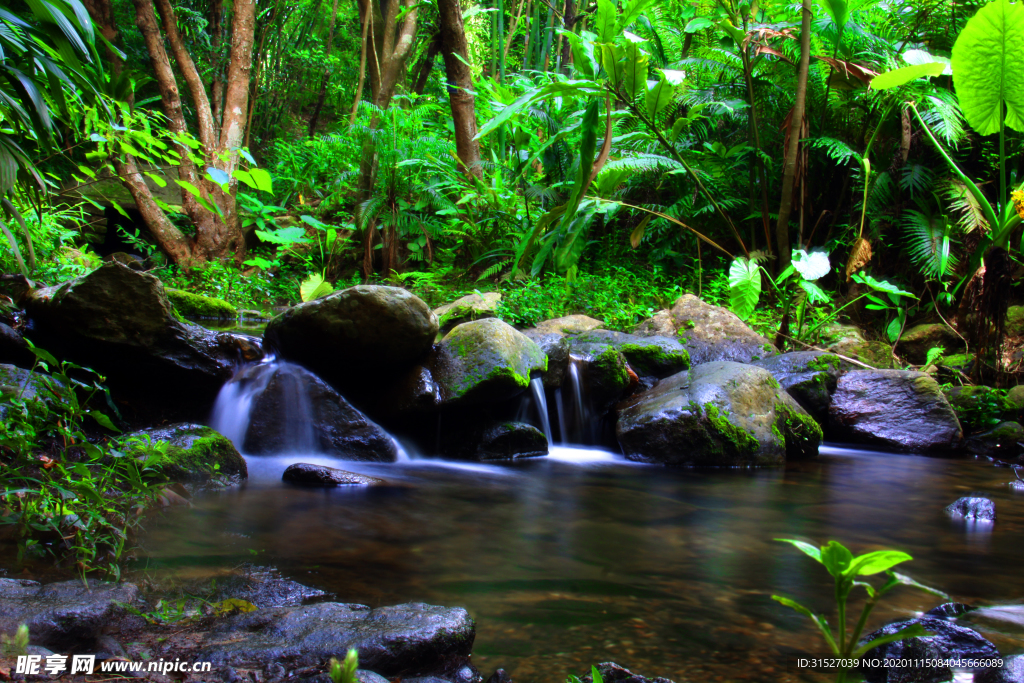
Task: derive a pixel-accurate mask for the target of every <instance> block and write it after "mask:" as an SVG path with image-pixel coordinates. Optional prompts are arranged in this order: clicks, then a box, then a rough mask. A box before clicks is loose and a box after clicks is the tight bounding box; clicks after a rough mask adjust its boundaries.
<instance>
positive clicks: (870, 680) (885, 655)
mask: <svg viewBox="0 0 1024 683" xmlns="http://www.w3.org/2000/svg"><path fill="white" fill-rule="evenodd" d="M913 624H920V626H921V627H922V628H924V630H925V631H927V632H929V633H931V634H933V635H930V636H919V637H916V638H908V639H906V640H900V641H896V642H894V643H888V644H886V645H880V646H879V647H876V648H874V649H872V650H868V651H867V653H866V654H865V655H864V657H865V658H867V659H920V660H926V659H927V660H936V659H956V658H983V659H987V658H990V657H998V656H999V651H998V650H996V648H995V645H993V644H992V643H990V642H988V641H987V640H985V639H984V638H983V637H982V636H981V635H979V634H978V633H977V632H975V631H972V630H971V629H969V628H966V627H964V626H960V625H959V624H955V623H953V622H951V621H948V620H946V619H937V618H934V617H920V618H918V619H908V620H905V621H896V622H892V623H890V624H886V625H885V626H883V627H882V628H880V629H878V630H877V631H874V632H873V633H869V634H868V635H866V636H864V638H863V639H862V641H861V643H868V642H871V641H872V640H874V639H875V638H880V637H882V636H887V635H893V634H896V633H899V632H900V631H902V630H903V629H905V628H907V627H908V626H911V625H913ZM861 671H862V673H863V674H864V680H865V681H867V683H940V682H943V681H949V680H951V679H952V677H953V673H952V671H951V670H950V669H949V668H948V667H946V668H943V667H937V666H931V667H925V666H922V667H906V668H895V667H894V668H888V669H887V668H884V667H877V668H865V669H861Z"/></svg>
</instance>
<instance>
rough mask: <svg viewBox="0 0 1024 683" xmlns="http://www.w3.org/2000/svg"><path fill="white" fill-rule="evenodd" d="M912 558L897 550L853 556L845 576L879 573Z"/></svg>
mask: <svg viewBox="0 0 1024 683" xmlns="http://www.w3.org/2000/svg"><path fill="white" fill-rule="evenodd" d="M912 559H914V558H913V557H911V556H910V555H908V554H907V553H905V552H902V551H899V550H877V551H875V552H873V553H866V554H864V555H858V556H857V557H855V558H853V561H852V562H851V563H850V566H849V567H848V568H847V569H846V571H845V574H846V575H847V576H870V575H872V574H881V573H882V572H884V571H885V570H887V569H892V568H893V567H895V566H896V565H898V564H901V563H903V562H909V561H910V560H912Z"/></svg>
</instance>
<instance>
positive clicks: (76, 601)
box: [0, 579, 139, 652]
mask: <svg viewBox="0 0 1024 683" xmlns="http://www.w3.org/2000/svg"><path fill="white" fill-rule="evenodd" d="M138 597H139V589H138V588H137V587H136V586H134V585H132V584H130V583H106V582H104V581H90V582H89V584H88V586H86V585H85V584H84V583H83V582H82V581H80V580H78V579H71V580H69V581H61V582H59V583H51V584H47V585H45V586H42V585H40V584H38V583H36V582H35V581H29V580H27V579H0V634H3V635H5V636H8V637H10V636H13V635H14V632H15V631H17V630H18V627H19V626H20V625H21V624H26V625H27V626H28V633H29V640H30V642H31V643H32V644H33V645H42V646H43V647H47V648H52V649H54V650H56V651H57V652H67V651H69V650H71V649H72V648H83V647H85V648H88V647H91V646H92V643H93V642H94V641H95V640H96V639H97V638H99V637H100V635H102V634H103V633H104V632H106V631H107V630H108V629H110V628H111V627H115V626H116V625H117V623H118V622H119V621H120V620H121V619H122V618H123V617H125V616H126V615H127V610H126V609H125V607H126V606H130V605H132V604H133V603H134V602H135V601H136V600H137V599H138ZM75 651H76V652H77V649H76V650H75Z"/></svg>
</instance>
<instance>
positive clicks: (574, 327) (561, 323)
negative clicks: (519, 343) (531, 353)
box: [527, 314, 604, 336]
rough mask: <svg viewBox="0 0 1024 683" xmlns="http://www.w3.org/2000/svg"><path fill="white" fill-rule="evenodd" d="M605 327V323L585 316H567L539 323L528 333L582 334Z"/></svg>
mask: <svg viewBox="0 0 1024 683" xmlns="http://www.w3.org/2000/svg"><path fill="white" fill-rule="evenodd" d="M602 327H604V322H603V321H601V320H597V319H596V318H591V317H589V316H585V315H578V314H577V315H567V316H565V317H563V318H551V319H550V320H544V321H543V322H539V323H537V326H536V327H533V328H530V329H529V330H527V331H528V332H535V333H537V334H558V335H562V336H564V335H567V334H582V333H583V332H589V331H591V330H598V329H601V328H602Z"/></svg>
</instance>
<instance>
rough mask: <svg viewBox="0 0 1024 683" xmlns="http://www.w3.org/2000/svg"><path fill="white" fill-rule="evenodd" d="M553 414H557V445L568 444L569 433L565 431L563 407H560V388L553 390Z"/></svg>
mask: <svg viewBox="0 0 1024 683" xmlns="http://www.w3.org/2000/svg"><path fill="white" fill-rule="evenodd" d="M555 412H557V413H558V443H560V444H562V445H565V444H567V443H569V432H567V431H565V406H564V405H562V387H558V388H557V389H555Z"/></svg>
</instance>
